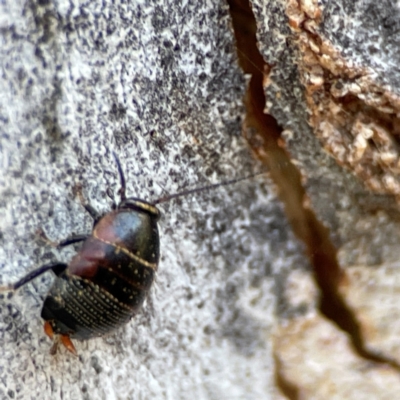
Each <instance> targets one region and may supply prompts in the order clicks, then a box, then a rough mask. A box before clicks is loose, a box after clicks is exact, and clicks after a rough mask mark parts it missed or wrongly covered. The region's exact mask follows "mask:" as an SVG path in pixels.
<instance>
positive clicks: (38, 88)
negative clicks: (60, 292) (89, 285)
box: [0, 0, 305, 400]
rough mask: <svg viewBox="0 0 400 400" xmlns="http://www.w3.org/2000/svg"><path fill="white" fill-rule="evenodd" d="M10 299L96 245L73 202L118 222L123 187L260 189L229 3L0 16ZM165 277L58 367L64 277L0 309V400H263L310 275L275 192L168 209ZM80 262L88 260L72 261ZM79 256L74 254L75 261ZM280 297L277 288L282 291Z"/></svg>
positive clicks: (144, 193)
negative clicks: (281, 316)
mask: <svg viewBox="0 0 400 400" xmlns="http://www.w3.org/2000/svg"><path fill="white" fill-rule="evenodd" d="M0 38H1V39H0V40H1V42H0V43H1V44H0V137H1V139H0V169H1V172H0V220H1V227H0V230H1V232H0V233H1V234H0V283H1V284H7V283H10V282H13V281H15V280H16V279H18V278H19V277H21V276H22V275H23V274H25V273H27V272H28V271H31V270H32V269H34V268H35V267H37V266H39V265H41V264H42V263H45V262H49V261H52V260H64V261H68V260H69V259H70V258H71V257H72V255H73V254H74V248H73V246H71V248H68V249H65V250H62V251H56V250H55V249H54V248H53V247H51V246H49V245H46V244H45V243H44V242H43V240H42V239H41V237H40V235H39V234H38V230H40V229H42V230H43V231H44V232H45V234H46V235H47V236H48V238H49V239H51V240H53V241H59V240H62V239H64V238H66V237H67V236H69V235H71V234H72V233H83V232H89V231H90V229H91V219H90V217H89V216H88V215H87V213H86V212H85V210H84V209H83V207H82V205H81V203H80V201H79V199H78V197H77V196H76V190H77V189H78V188H79V185H81V186H82V193H83V196H84V197H85V199H86V200H87V201H88V202H89V203H90V204H91V205H92V206H94V207H95V208H96V209H98V210H100V211H101V212H107V210H109V209H110V207H111V204H112V202H113V200H114V197H116V193H117V190H118V188H119V183H118V177H117V171H116V166H115V162H114V161H113V157H112V153H111V152H112V151H115V152H116V153H117V154H118V156H119V157H120V160H121V163H122V166H123V168H124V170H125V172H126V176H127V181H128V185H127V190H128V195H131V196H137V197H141V198H144V199H148V200H151V199H156V198H158V197H160V196H162V195H165V194H167V193H175V192H177V191H179V190H182V188H185V187H189V186H190V187H199V186H202V185H206V184H210V183H216V182H221V181H225V180H227V179H232V178H236V177H242V176H246V175H248V174H251V173H253V172H255V171H258V170H259V169H260V168H261V167H260V166H259V165H256V163H255V162H254V160H253V159H252V157H251V155H250V153H249V151H248V149H247V148H246V146H245V144H244V142H243V140H242V138H241V117H242V115H243V106H242V96H243V91H244V78H243V76H242V75H241V72H240V71H239V69H238V67H237V64H236V59H235V55H234V54H235V52H234V44H233V35H232V31H231V26H230V22H229V15H228V9H227V5H226V4H225V2H223V1H221V2H212V3H210V2H182V3H178V2H176V1H163V2H160V1H135V2H124V1H113V2H111V1H109V2H108V1H104V2H100V1H88V2H78V1H73V0H70V1H68V0H59V1H22V0H19V1H18V0H6V1H3V2H2V3H1V5H0ZM160 209H161V211H162V212H163V217H162V219H161V221H160V232H161V253H162V255H161V261H160V265H159V273H158V276H157V280H156V283H155V284H154V287H153V289H152V291H151V294H150V297H149V300H148V302H147V304H146V305H145V307H144V308H143V310H142V312H140V313H139V315H137V316H136V318H134V319H133V320H132V321H131V322H130V323H129V324H127V325H126V326H124V327H121V328H119V329H118V330H116V331H115V333H113V334H112V335H110V336H109V337H106V338H98V339H93V340H90V341H86V342H76V348H77V351H78V353H79V357H78V358H75V357H73V356H72V355H71V354H69V353H67V352H66V351H65V350H63V349H62V350H61V351H60V352H59V353H58V354H57V355H56V356H51V355H50V354H49V349H50V346H51V342H50V340H49V339H48V338H47V337H45V335H44V333H43V330H42V321H41V319H40V309H41V304H42V301H43V298H44V296H45V295H46V292H47V290H48V287H49V286H50V285H51V282H52V279H53V277H52V276H51V274H47V275H44V276H42V277H41V278H39V279H37V280H36V281H34V282H32V283H30V284H28V285H26V286H24V287H23V288H22V289H21V290H20V291H18V292H17V293H16V294H14V296H12V297H9V296H7V295H4V296H3V297H1V298H0V353H1V356H0V398H1V399H3V398H4V399H8V398H13V399H58V398H63V399H107V400H111V399H149V398H153V399H174V400H176V399H193V398H196V399H218V400H220V399H261V398H263V399H265V398H268V397H270V396H271V393H272V384H273V373H274V370H273V361H272V355H271V346H270V343H271V342H270V338H271V327H272V325H273V323H274V320H275V317H274V308H275V306H276V303H277V301H279V299H280V301H281V302H282V301H283V300H284V299H283V292H282V291H274V288H275V284H274V282H275V280H276V281H277V282H281V283H282V280H284V279H286V278H285V277H286V275H287V271H288V270H289V268H291V267H292V266H294V268H298V269H301V268H303V267H304V266H305V261H304V258H303V257H302V253H301V250H300V247H299V245H298V243H297V242H296V241H295V240H294V239H293V236H292V234H291V233H290V230H289V228H288V224H287V222H286V219H285V217H284V215H283V213H282V207H281V205H280V204H279V202H278V201H277V199H276V196H275V194H274V193H273V191H272V190H271V184H270V181H269V180H268V178H267V177H264V178H256V179H251V180H248V181H243V182H241V183H239V184H236V185H233V186H226V187H220V188H218V189H215V190H213V191H211V192H203V193H201V194H197V195H195V196H190V197H185V198H181V199H179V200H176V201H173V202H170V203H166V204H165V205H162V207H160ZM77 248H78V246H77V247H76V249H77ZM76 249H75V250H76ZM283 286H284V284H282V285H281V286H279V287H283Z"/></svg>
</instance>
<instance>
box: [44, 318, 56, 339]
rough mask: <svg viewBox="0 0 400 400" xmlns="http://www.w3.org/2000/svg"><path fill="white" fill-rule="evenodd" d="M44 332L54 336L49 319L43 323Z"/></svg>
mask: <svg viewBox="0 0 400 400" xmlns="http://www.w3.org/2000/svg"><path fill="white" fill-rule="evenodd" d="M44 333H45V334H46V335H47V336H48V337H49V338H50V339H53V338H54V331H53V328H52V327H51V324H50V322H49V321H46V322H45V323H44Z"/></svg>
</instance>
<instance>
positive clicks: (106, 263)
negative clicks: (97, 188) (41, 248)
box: [0, 154, 260, 355]
mask: <svg viewBox="0 0 400 400" xmlns="http://www.w3.org/2000/svg"><path fill="white" fill-rule="evenodd" d="M114 158H115V161H116V164H117V169H118V173H119V177H120V182H121V188H120V190H119V195H120V199H121V200H120V203H119V204H118V205H117V206H116V208H115V209H114V210H113V211H110V212H108V213H106V214H105V215H103V216H101V215H99V214H98V213H97V212H96V210H94V208H93V207H91V206H90V205H88V204H86V205H84V207H85V209H86V210H87V211H88V212H89V214H90V215H91V216H92V217H93V220H94V224H93V229H92V233H91V234H90V235H74V236H71V237H69V238H67V239H66V240H64V241H62V242H60V243H59V244H58V247H64V246H68V245H71V244H74V243H79V242H83V244H82V247H81V249H80V250H79V252H78V253H77V254H76V255H75V256H74V257H73V258H72V260H71V262H70V263H69V264H66V263H62V262H55V263H50V264H45V265H42V266H41V267H39V268H37V269H35V270H33V271H32V272H30V273H28V274H27V275H25V276H24V277H23V278H21V279H20V280H19V281H17V282H16V283H14V284H11V285H9V286H6V287H3V288H0V290H1V291H5V290H9V291H14V290H17V289H18V288H20V287H21V286H23V285H25V284H26V283H28V282H30V281H31V280H33V279H35V278H36V277H38V276H40V275H42V274H43V273H45V272H47V271H49V270H51V271H53V272H54V274H55V275H56V278H55V280H54V283H53V285H52V287H51V288H50V290H49V292H48V294H47V296H46V298H45V300H44V303H43V307H42V312H41V317H42V318H43V319H44V321H45V322H44V331H45V333H46V334H47V335H48V336H49V337H50V338H51V339H53V340H54V344H53V347H52V349H51V353H52V354H54V353H55V352H56V351H57V347H58V344H59V343H60V342H61V343H62V344H63V345H64V346H65V347H66V348H67V349H68V350H69V351H70V352H71V353H73V354H75V355H76V354H77V352H76V349H75V346H74V344H73V342H72V340H71V338H73V339H80V340H86V339H90V338H92V337H96V336H103V335H105V334H107V333H108V332H110V331H112V330H114V329H116V328H118V327H119V326H121V325H123V324H125V323H126V322H128V321H129V319H131V318H132V317H133V316H134V315H135V314H136V313H137V312H138V311H139V310H140V308H141V306H142V304H143V302H144V300H145V298H146V295H147V293H148V292H149V290H150V287H151V285H152V283H153V281H154V277H155V274H156V272H157V268H158V262H159V257H160V239H159V234H158V226H157V221H158V220H159V218H160V212H159V210H158V208H157V207H156V205H157V204H160V203H163V202H166V201H169V200H171V199H173V198H176V197H179V196H183V195H187V194H192V193H195V192H199V191H203V190H207V189H211V188H215V187H218V186H222V185H228V184H232V183H235V182H238V181H241V180H245V179H248V178H250V177H249V176H248V177H245V178H239V179H234V180H231V181H227V182H223V183H217V184H214V185H209V186H205V187H202V188H195V189H192V190H186V191H183V192H180V193H176V194H173V195H169V196H165V197H163V198H160V199H158V200H156V201H154V202H152V203H150V202H147V201H144V200H141V199H138V198H134V197H129V198H127V197H126V194H125V190H126V182H125V176H124V173H123V171H122V167H121V164H120V162H119V159H118V157H117V156H116V155H115V154H114ZM256 175H260V174H255V175H252V176H256ZM252 176H251V177H252Z"/></svg>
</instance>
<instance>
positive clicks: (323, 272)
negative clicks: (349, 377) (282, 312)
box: [228, 0, 400, 399]
mask: <svg viewBox="0 0 400 400" xmlns="http://www.w3.org/2000/svg"><path fill="white" fill-rule="evenodd" d="M228 3H229V6H230V13H231V17H232V23H233V29H234V34H235V38H236V44H237V50H238V59H239V64H240V66H241V68H242V69H243V71H244V72H245V73H246V74H250V75H251V78H250V81H249V84H248V89H247V93H246V97H245V106H246V120H245V129H244V130H245V136H246V139H247V140H248V142H249V145H250V147H251V148H252V150H253V151H254V152H255V154H256V155H257V157H258V158H259V159H260V160H261V161H262V162H263V163H264V164H265V165H267V166H268V168H269V170H270V174H271V177H272V179H273V180H274V182H275V184H276V185H277V187H278V191H279V196H280V198H281V200H282V202H283V204H284V207H285V212H286V215H287V217H288V219H289V221H290V223H291V225H292V228H293V231H294V232H295V234H296V236H297V237H298V238H299V239H300V240H302V241H303V242H304V244H305V246H306V249H307V256H308V258H309V260H310V263H311V265H312V268H313V276H314V280H315V282H316V284H317V286H318V288H319V290H320V297H319V305H318V307H319V311H320V312H321V313H322V314H323V315H324V316H325V317H326V318H328V319H329V320H330V321H332V322H333V323H334V324H335V325H336V326H338V327H339V328H340V329H341V330H343V331H344V332H346V333H347V334H348V335H349V337H350V340H351V344H352V346H353V348H354V350H355V352H356V353H357V354H358V355H359V356H361V357H363V358H364V359H367V360H369V361H372V362H376V363H384V364H388V365H390V366H392V367H393V368H395V369H397V370H400V366H399V365H398V363H397V362H396V361H395V360H394V359H392V358H390V357H388V356H384V355H381V354H377V353H375V352H373V351H370V350H368V349H367V348H366V347H365V343H364V339H363V336H362V332H361V328H360V324H359V322H358V320H357V318H356V316H355V315H354V313H353V310H352V309H351V308H350V307H349V306H348V305H347V303H346V300H345V299H344V298H343V297H342V296H341V294H340V293H339V290H338V287H339V284H340V283H341V280H342V279H343V274H342V270H341V267H340V265H339V264H338V261H337V254H336V253H337V250H336V248H335V247H334V245H333V244H332V242H331V240H330V235H329V230H328V229H327V228H326V227H325V226H324V225H323V224H322V223H321V222H320V221H319V220H318V219H317V217H316V215H315V214H314V212H313V211H312V210H311V209H310V208H308V206H307V205H308V204H309V199H308V196H307V193H306V191H305V189H304V187H303V186H302V183H301V174H300V172H299V170H298V169H297V168H296V166H295V165H294V164H293V163H292V162H291V160H290V157H289V155H288V153H287V151H286V150H285V148H284V142H283V139H282V138H281V132H282V128H281V127H280V126H279V125H278V123H277V121H276V120H275V118H274V117H273V116H271V115H268V114H265V113H264V109H265V104H266V99H265V94H264V89H263V82H264V80H265V78H266V77H267V76H268V73H269V71H270V70H271V66H269V65H268V64H266V63H265V61H264V59H263V58H262V56H261V54H260V52H259V50H258V48H257V39H256V22H255V18H254V15H253V13H252V10H251V7H250V4H249V2H248V0H228ZM276 376H277V379H276V383H277V386H278V387H280V389H281V391H282V393H283V394H285V395H288V397H289V398H291V399H295V398H297V397H296V396H297V395H296V394H295V393H296V391H293V390H289V391H287V390H286V389H287V388H286V385H285V384H283V383H282V382H285V380H282V379H281V378H282V377H281V375H280V374H279V372H277V375H276ZM290 393H291V394H290ZM293 393H294V394H293Z"/></svg>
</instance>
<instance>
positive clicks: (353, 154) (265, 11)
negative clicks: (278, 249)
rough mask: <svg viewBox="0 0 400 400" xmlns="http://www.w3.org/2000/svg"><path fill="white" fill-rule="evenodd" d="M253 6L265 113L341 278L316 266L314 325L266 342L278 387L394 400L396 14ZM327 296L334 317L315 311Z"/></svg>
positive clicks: (357, 7)
mask: <svg viewBox="0 0 400 400" xmlns="http://www.w3.org/2000/svg"><path fill="white" fill-rule="evenodd" d="M251 3H252V10H253V12H254V16H255V20H256V24H257V39H258V47H259V49H260V52H261V54H262V56H263V58H264V60H265V63H266V66H265V71H267V73H266V74H265V77H264V90H265V97H266V110H265V111H266V112H267V113H269V114H271V115H272V116H273V117H275V118H276V120H277V122H278V124H279V125H280V127H281V128H282V129H283V138H284V139H285V146H286V148H287V149H288V151H289V152H290V154H291V157H292V159H293V161H294V162H295V164H296V165H297V166H298V167H299V169H300V171H301V174H302V180H303V183H304V188H305V189H306V195H307V197H306V198H305V203H304V205H305V207H306V208H307V209H311V210H313V211H314V212H315V214H316V216H317V218H318V219H319V220H320V221H322V222H323V224H324V225H325V226H326V227H328V228H329V229H330V238H331V240H332V242H333V243H334V244H335V246H336V248H337V262H338V264H337V263H336V260H335V259H334V258H335V255H334V254H333V260H332V261H333V265H336V266H340V267H341V268H342V273H341V276H340V279H337V280H336V281H331V282H327V281H328V280H329V274H327V275H326V276H325V277H322V278H321V275H318V274H319V273H321V271H322V272H323V273H324V272H327V271H324V265H322V264H321V263H318V260H314V271H315V276H316V277H317V279H316V282H318V285H319V287H320V288H322V289H323V291H322V292H323V293H322V296H321V298H320V303H319V306H318V309H317V310H316V314H308V315H305V316H303V317H299V318H298V319H291V320H290V323H287V322H286V323H285V324H282V326H281V329H280V330H279V336H278V338H277V340H276V341H275V343H274V350H275V355H276V359H277V360H279V362H277V365H279V369H280V371H279V373H280V376H281V382H282V385H281V386H282V388H283V391H285V387H286V388H287V387H289V386H290V390H287V391H286V395H287V396H288V397H290V398H306V399H311V398H314V399H326V398H329V399H333V398H335V399H336V398H337V399H343V398H346V399H361V398H365V399H370V398H379V399H383V398H385V399H386V398H388V399H389V398H394V397H397V396H398V395H397V394H396V393H398V390H399V389H400V380H399V374H400V368H399V365H400V352H399V349H400V324H399V319H398V317H397V316H398V315H399V304H400V301H399V296H398V292H399V289H398V288H399V276H400V275H399V272H400V270H399V266H400V265H399V258H400V246H399V242H400V218H399V217H400V213H399V203H398V200H399V188H400V185H399V183H400V181H399V165H400V164H399V155H400V153H399V145H398V144H399V139H400V136H399V133H400V132H399V126H400V125H399V116H400V90H399V88H400V86H399V76H400V75H399V65H400V60H399V57H400V53H399V51H398V49H399V45H400V34H399V32H400V30H399V27H400V7H399V5H398V3H396V2H392V1H382V2H375V1H365V0H360V1H354V0H349V1H346V0H344V1H343V0H341V1H316V0H309V1H308V0H300V1H294V0H293V1H292V0H288V1H284V0H281V1H269V2H266V1H257V0H254V1H252V2H251ZM317 250H318V249H317V247H316V251H317ZM318 277H319V278H318ZM327 277H328V279H326V278H327ZM310 279H311V278H310ZM305 288H307V286H305ZM327 292H329V293H328V294H329V296H330V298H332V299H333V298H334V300H335V301H336V302H337V303H338V304H339V303H340V307H339V308H338V306H337V304H334V303H335V302H332V303H331V304H327V302H325V304H324V299H325V300H326V296H325V297H324V294H326V293H327ZM332 295H333V297H332ZM321 314H323V315H321ZM326 317H328V319H329V320H330V321H329V323H328V322H327V321H326V320H325V318H326ZM346 336H347V338H348V339H350V342H348V340H347V339H346ZM335 337H336V339H335ZM365 367H367V369H364V368H365ZM389 380H390V381H391V382H390V383H389ZM289 384H290V385H289ZM285 385H286V386H285ZM288 385H289V386H288Z"/></svg>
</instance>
